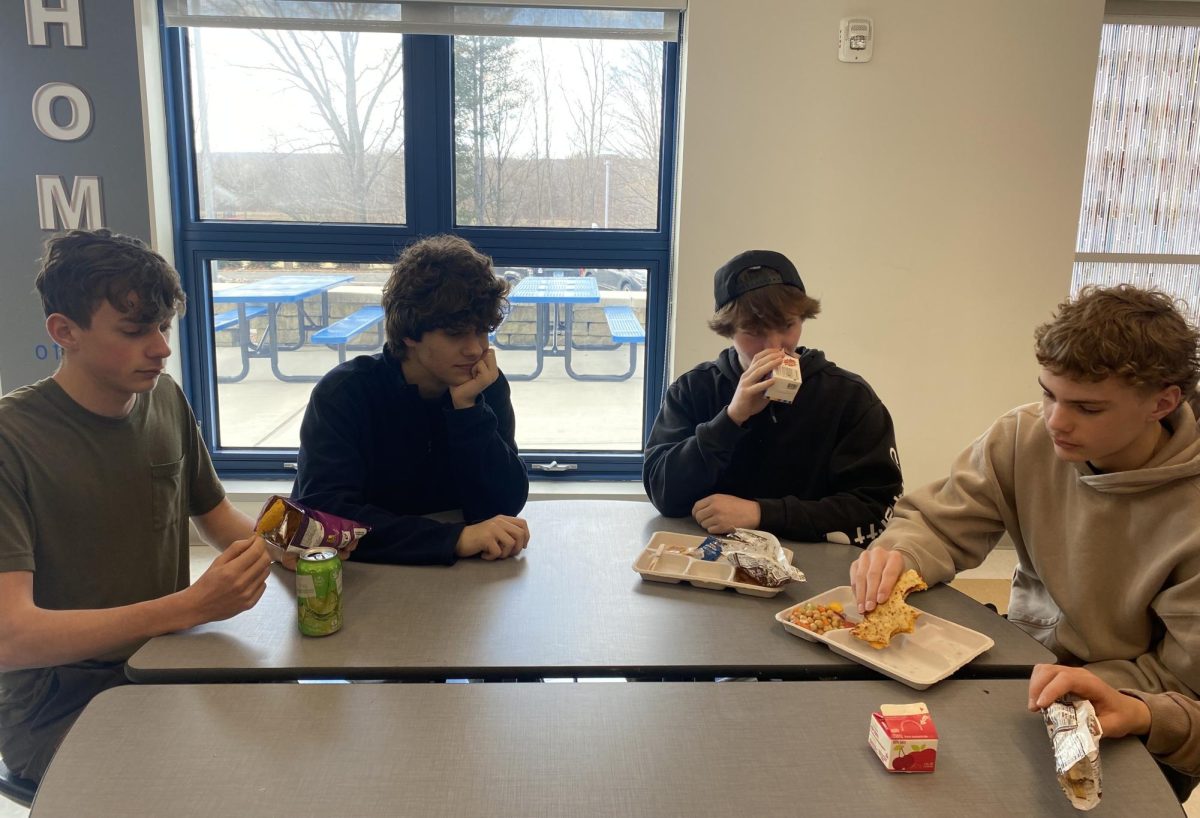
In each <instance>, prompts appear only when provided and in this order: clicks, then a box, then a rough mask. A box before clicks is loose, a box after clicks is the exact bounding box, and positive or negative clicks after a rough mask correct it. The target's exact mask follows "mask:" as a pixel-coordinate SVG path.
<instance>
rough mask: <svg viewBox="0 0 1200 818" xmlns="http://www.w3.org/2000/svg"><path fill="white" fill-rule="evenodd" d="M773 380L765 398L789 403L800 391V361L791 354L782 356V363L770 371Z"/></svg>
mask: <svg viewBox="0 0 1200 818" xmlns="http://www.w3.org/2000/svg"><path fill="white" fill-rule="evenodd" d="M771 377H772V378H774V379H775V382H774V383H773V384H771V386H770V388H768V389H767V399H768V400H774V401H779V402H780V403H791V402H792V401H794V400H795V399H796V393H797V392H799V391H800V383H801V380H800V361H798V360H797V359H795V358H793V357H792V356H791V355H784V356H783V363H781V364H780V365H779V366H777V367H775V370H774V371H773V372H772V373H771Z"/></svg>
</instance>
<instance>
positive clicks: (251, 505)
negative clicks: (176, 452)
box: [221, 480, 648, 514]
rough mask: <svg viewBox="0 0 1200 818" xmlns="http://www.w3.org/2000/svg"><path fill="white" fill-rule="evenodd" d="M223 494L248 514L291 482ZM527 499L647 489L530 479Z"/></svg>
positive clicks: (255, 484) (230, 483)
mask: <svg viewBox="0 0 1200 818" xmlns="http://www.w3.org/2000/svg"><path fill="white" fill-rule="evenodd" d="M221 482H222V483H223V485H224V486H225V492H226V494H227V495H228V496H229V499H230V500H231V501H233V503H234V504H235V505H236V506H238V507H239V508H241V509H242V510H243V511H245V512H246V513H247V514H257V512H258V508H259V506H261V505H262V504H263V503H264V502H266V499H267V498H268V497H270V496H271V495H273V494H282V495H285V496H286V495H287V494H289V493H291V490H292V481H291V480H223V481H221ZM529 499H530V500H595V499H604V500H646V499H648V498H647V497H646V490H645V488H644V487H643V486H642V484H641V482H640V481H637V480H532V481H530V483H529Z"/></svg>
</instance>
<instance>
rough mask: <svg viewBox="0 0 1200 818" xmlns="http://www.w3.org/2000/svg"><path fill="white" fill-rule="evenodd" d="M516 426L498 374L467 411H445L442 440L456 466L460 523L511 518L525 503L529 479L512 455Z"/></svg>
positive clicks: (508, 396) (504, 384)
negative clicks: (458, 478)
mask: <svg viewBox="0 0 1200 818" xmlns="http://www.w3.org/2000/svg"><path fill="white" fill-rule="evenodd" d="M516 430H517V423H516V417H515V415H514V414H513V408H512V399H511V392H510V389H509V386H508V380H507V379H506V378H505V377H504V375H503V374H501V375H500V378H499V379H498V380H497V381H496V382H495V383H494V384H492V385H491V386H489V387H488V388H487V390H486V391H485V392H484V394H483V395H481V396H480V397H479V398H478V399H476V401H475V405H474V406H472V407H471V408H469V409H454V408H447V409H446V440H447V445H448V446H449V450H450V457H451V458H452V460H453V462H454V463H455V464H456V468H457V470H458V474H459V477H460V483H459V485H458V487H457V488H458V493H459V498H460V502H461V503H462V510H463V517H464V518H465V519H466V520H467V522H478V521H480V520H487V519H490V518H491V517H495V516H496V515H497V514H507V515H509V516H515V515H516V514H517V513H518V512H519V511H520V510H521V509H522V508H524V506H525V501H526V500H527V499H528V497H529V476H528V474H527V472H526V471H525V463H524V462H522V460H521V458H520V457H519V456H518V454H517V440H516Z"/></svg>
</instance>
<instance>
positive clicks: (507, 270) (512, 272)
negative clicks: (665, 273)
mask: <svg viewBox="0 0 1200 818" xmlns="http://www.w3.org/2000/svg"><path fill="white" fill-rule="evenodd" d="M496 275H497V276H499V277H500V278H503V279H504V280H505V281H507V282H508V283H509V284H510V285H511V286H514V287H515V286H516V285H517V282H518V281H520V280H521V279H523V278H525V277H526V276H539V277H546V278H566V277H574V276H592V277H594V278H595V279H596V286H597V287H599V288H600V289H601V290H625V291H632V290H644V289H646V271H645V270H639V269H636V268H634V269H614V268H610V267H497V268H496Z"/></svg>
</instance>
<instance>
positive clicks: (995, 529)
mask: <svg viewBox="0 0 1200 818" xmlns="http://www.w3.org/2000/svg"><path fill="white" fill-rule="evenodd" d="M1167 423H1168V425H1169V427H1170V429H1171V438H1170V440H1169V441H1168V443H1167V445H1166V446H1164V447H1163V449H1162V450H1161V451H1160V452H1159V453H1158V454H1157V455H1155V457H1154V459H1153V460H1151V461H1150V462H1149V463H1148V464H1146V466H1145V467H1144V468H1141V469H1137V470H1134V471H1127V472H1116V473H1113V474H1092V473H1091V469H1090V468H1089V467H1088V466H1087V465H1086V464H1084V463H1078V464H1076V463H1068V462H1065V461H1063V460H1060V459H1058V457H1056V456H1055V454H1054V447H1053V444H1052V443H1051V441H1050V436H1049V435H1048V434H1047V432H1046V429H1045V426H1044V425H1043V422H1042V409H1041V404H1030V405H1028V406H1022V407H1019V408H1017V409H1014V410H1012V411H1011V412H1009V413H1008V414H1006V415H1004V416H1003V417H1001V418H1000V419H999V420H997V421H996V422H995V423H994V424H993V425H992V428H990V429H989V430H988V431H987V432H986V433H984V435H983V436H982V437H980V438H979V439H978V440H976V441H975V442H974V443H972V444H971V446H970V447H968V448H967V450H966V451H964V452H963V453H962V454H961V455H959V456H958V458H957V459H956V460H955V462H954V465H953V466H952V467H951V471H950V476H949V477H947V478H946V479H945V480H941V481H939V482H936V483H933V484H931V485H928V486H925V487H924V488H921V489H919V490H917V491H915V492H913V493H911V494H908V495H905V496H904V497H903V498H901V499H900V501H899V503H897V505H896V509H895V515H894V517H893V518H892V521H891V522H890V523H889V524H888V527H887V529H886V530H885V531H884V533H883V535H882V536H881V537H880V538H879V539H878V540H877V541H876V542H875V543H874V545H873V546H872V547H890V548H894V549H896V550H897V551H900V552H903V553H904V555H905V561H906V562H908V563H909V565H910V567H914V568H916V569H917V570H918V571H919V572H920V573H921V575H922V576H923V577H925V579H926V581H928V582H930V583H931V584H932V583H934V582H945V581H947V580H949V579H951V578H953V576H954V575H955V573H956V572H958V571H961V570H963V569H966V568H973V567H975V566H977V565H979V564H980V563H981V562H982V561H983V559H984V557H985V556H987V554H988V552H989V551H990V550H991V549H992V547H993V546H994V545H995V544H996V542H997V541H998V540H999V539H1000V536H1001V534H1002V533H1003V532H1005V531H1007V532H1008V534H1009V535H1010V536H1011V537H1012V540H1013V542H1014V544H1015V545H1016V549H1017V557H1018V565H1017V568H1016V571H1015V572H1014V574H1013V587H1012V596H1011V598H1010V602H1009V613H1008V618H1009V621H1011V622H1013V624H1015V625H1017V626H1018V627H1020V628H1022V629H1023V630H1025V631H1026V632H1028V633H1029V634H1030V635H1031V636H1033V637H1034V638H1036V639H1038V640H1039V641H1040V642H1042V643H1043V644H1044V645H1046V647H1048V648H1049V649H1050V650H1052V651H1053V652H1054V653H1055V654H1056V655H1057V656H1058V658H1059V661H1060V662H1062V663H1064V664H1086V665H1088V666H1089V668H1090V669H1091V670H1092V671H1094V672H1095V673H1096V674H1097V675H1099V676H1100V677H1101V678H1103V679H1104V680H1105V681H1107V682H1109V683H1110V684H1112V685H1113V686H1114V687H1123V688H1135V689H1138V690H1146V691H1151V692H1159V691H1164V690H1173V691H1179V692H1182V693H1185V694H1187V695H1190V696H1193V697H1194V696H1195V695H1196V691H1200V430H1198V429H1197V422H1196V416H1195V415H1194V414H1193V412H1192V408H1191V407H1190V406H1189V405H1187V404H1186V403H1185V404H1183V405H1181V406H1180V407H1179V409H1177V410H1176V411H1175V412H1174V413H1173V414H1172V415H1171V416H1170V417H1169V418H1168V419H1167Z"/></svg>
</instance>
